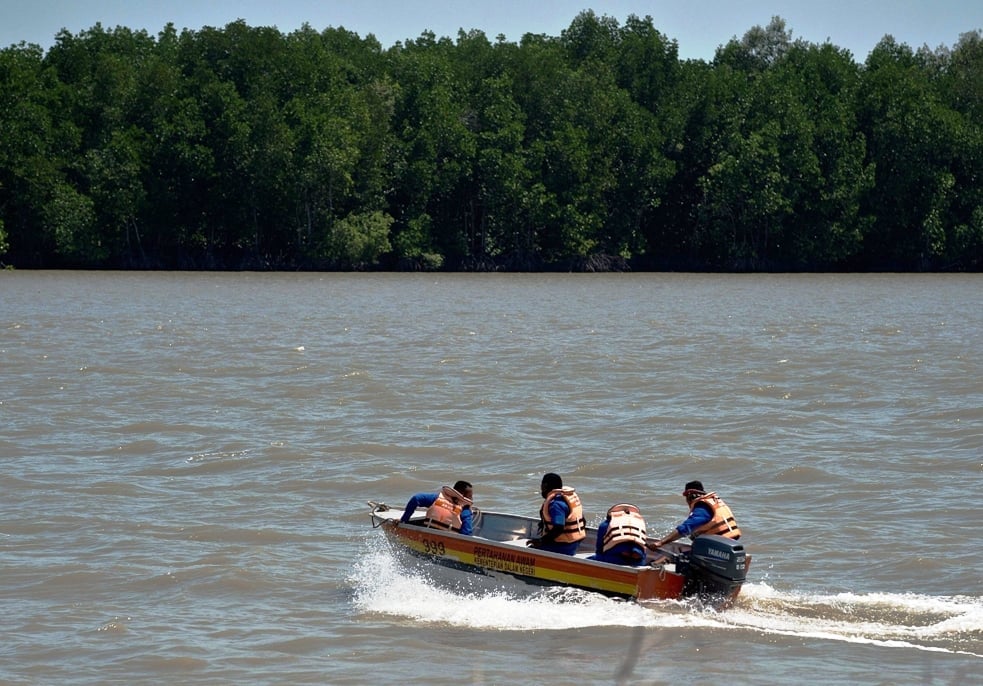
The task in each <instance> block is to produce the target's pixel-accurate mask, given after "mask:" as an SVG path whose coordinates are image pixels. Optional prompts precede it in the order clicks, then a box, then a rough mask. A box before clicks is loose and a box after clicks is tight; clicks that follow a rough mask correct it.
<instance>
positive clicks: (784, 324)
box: [0, 271, 983, 685]
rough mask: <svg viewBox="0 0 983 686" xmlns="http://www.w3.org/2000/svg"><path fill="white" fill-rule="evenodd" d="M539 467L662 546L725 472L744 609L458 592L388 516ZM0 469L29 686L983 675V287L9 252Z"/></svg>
mask: <svg viewBox="0 0 983 686" xmlns="http://www.w3.org/2000/svg"><path fill="white" fill-rule="evenodd" d="M546 471H555V472H558V473H559V474H561V475H562V476H563V478H564V481H565V483H566V484H568V485H572V486H574V487H576V488H577V490H578V492H579V493H580V495H581V498H582V499H583V501H584V507H585V514H586V516H587V519H588V521H589V523H591V524H596V523H597V522H598V521H599V520H600V518H601V517H602V515H603V513H604V512H605V510H606V509H607V508H608V507H609V506H610V505H612V504H614V503H617V502H623V501H629V502H632V503H635V504H636V505H638V506H639V507H640V508H641V510H642V512H643V514H644V515H645V517H646V519H647V521H648V528H649V531H650V533H651V534H653V535H661V534H662V533H665V532H666V531H668V530H669V529H670V528H671V527H672V526H673V525H674V524H676V523H677V522H678V521H679V520H681V519H682V518H683V516H684V515H685V503H684V501H683V498H682V497H681V495H680V492H681V491H682V487H683V484H684V483H685V482H686V481H688V480H690V479H702V481H703V483H704V484H705V485H706V486H707V488H708V489H712V490H715V491H717V492H718V493H720V494H721V495H722V496H723V497H724V498H725V499H726V500H727V502H728V503H729V504H730V505H731V507H732V508H733V509H734V512H735V514H736V516H737V518H738V521H739V522H740V525H741V528H742V529H743V531H744V534H745V536H744V539H743V541H744V542H745V545H746V547H747V549H748V551H749V553H750V554H752V556H753V560H754V561H753V563H752V566H751V569H750V573H749V583H748V584H747V585H746V586H745V587H744V591H743V593H742V595H741V597H740V599H739V601H738V603H737V604H736V606H735V607H733V608H731V609H730V610H727V611H725V612H720V613H714V612H712V611H709V610H704V609H700V608H698V607H691V606H688V605H686V604H681V603H673V602H662V603H651V604H644V605H640V604H636V603H630V602H623V601H616V600H611V599H607V598H603V597H600V596H595V595H592V594H588V593H570V592H566V593H563V592H543V593H540V594H534V595H533V596H531V597H524V596H518V595H514V594H512V592H511V591H510V590H509V589H508V588H503V589H501V591H496V592H484V593H481V594H467V593H462V592H459V591H454V590H452V589H449V588H446V587H443V586H440V585H437V584H434V583H431V582H430V581H428V580H427V579H426V578H422V577H420V576H417V575H415V574H413V573H410V572H409V571H408V570H406V569H405V568H403V567H402V566H401V565H400V564H399V563H398V561H397V560H395V559H394V558H393V556H392V554H391V553H390V552H389V550H388V548H387V546H386V545H385V543H384V541H383V540H382V536H381V533H380V532H379V531H378V530H373V529H372V528H371V526H370V521H369V516H368V511H369V508H368V506H367V505H366V501H368V500H379V501H384V502H387V503H389V504H391V505H394V506H397V507H401V506H402V505H403V504H405V502H406V500H407V499H408V498H409V497H410V496H411V495H412V494H413V493H416V492H420V491H434V490H436V489H437V487H439V486H440V485H442V484H445V483H452V482H453V481H455V480H457V479H462V478H463V479H467V480H469V481H471V482H473V483H474V486H475V499H476V504H477V505H478V506H479V507H481V508H482V509H486V510H497V511H506V512H515V513H523V514H533V513H535V512H536V511H537V510H538V508H539V506H540V503H541V498H540V496H539V494H538V486H539V480H540V477H541V476H542V474H543V473H544V472H546ZM0 474H2V483H3V489H2V493H0V599H2V605H0V607H2V608H3V612H4V614H5V615H6V616H5V619H4V628H3V634H2V635H3V639H2V641H0V683H3V684H59V685H73V684H105V683H116V684H160V683H191V684H371V683H410V682H414V683H442V684H450V683H468V684H510V685H511V684H556V683H576V684H679V683H687V682H689V683H721V684H723V683H727V684H776V683H801V682H805V681H819V682H822V683H826V684H857V683H863V684H909V683H925V684H954V683H969V682H971V681H972V680H973V679H977V678H979V674H981V673H983V573H981V569H983V537H981V534H980V529H981V522H983V519H981V515H980V501H981V499H983V277H981V276H980V275H889V274H883V275H768V276H728V275H724V276H721V275H693V274H645V275H642V274H605V275H555V274H554V275H444V274H252V273H237V274H229V273H224V274H214V273H83V272H29V271H23V272H0ZM972 674H977V677H972V676H971V675H972ZM977 683H978V682H977Z"/></svg>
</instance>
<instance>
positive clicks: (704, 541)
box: [369, 501, 751, 608]
mask: <svg viewBox="0 0 983 686" xmlns="http://www.w3.org/2000/svg"><path fill="white" fill-rule="evenodd" d="M369 506H370V508H371V512H370V517H371V520H372V526H373V528H379V529H382V531H383V532H384V533H385V535H386V538H387V539H388V540H389V542H390V543H391V544H392V545H393V547H394V548H395V549H396V550H397V551H398V552H401V553H407V554H408V555H409V557H410V558H411V559H413V560H416V561H422V562H423V563H424V567H425V568H426V567H431V568H433V569H445V570H447V569H449V570H453V571H454V572H466V573H469V576H471V577H472V578H474V577H481V578H483V579H484V580H485V581H490V582H492V585H494V586H501V585H502V584H503V583H508V584H510V585H511V584H514V583H515V582H519V583H520V584H522V585H527V586H537V587H542V586H560V587H569V588H579V589H584V590H587V591H594V592H597V593H602V594H604V595H607V596H612V597H617V598H624V599H631V600H637V601H649V600H679V599H686V598H697V599H699V600H700V601H702V602H703V603H705V604H707V605H710V606H712V607H715V608H724V607H726V606H728V605H730V604H731V603H732V602H733V601H734V599H735V598H736V597H737V595H738V593H740V590H741V586H742V585H743V584H744V581H745V579H746V578H747V570H748V566H749V565H750V562H751V557H750V555H747V554H746V552H745V550H744V545H743V543H741V542H740V541H735V540H732V539H729V538H725V537H723V536H712V535H704V536H698V537H697V538H695V539H694V540H693V541H691V542H689V543H686V542H684V541H673V542H672V543H669V544H667V545H666V546H664V547H663V548H660V549H659V550H658V551H657V552H655V553H649V554H648V558H647V559H646V560H645V561H644V563H643V564H641V565H639V566H635V567H630V566H626V565H616V564H611V563H608V562H599V561H596V560H590V559H588V558H589V557H590V556H591V555H592V554H593V553H594V545H595V541H596V540H597V529H596V528H591V527H588V529H587V537H586V538H585V539H584V540H583V541H581V542H580V546H579V548H578V552H577V553H576V554H575V555H561V554H559V553H553V552H549V551H545V550H540V549H538V548H529V547H527V543H528V541H529V539H531V538H536V537H538V536H539V527H540V522H539V519H538V518H534V517H524V516H521V515H514V514H504V513H500V512H484V511H481V510H478V509H477V508H472V511H473V527H474V533H473V535H471V536H464V535H462V534H458V533H454V532H452V531H448V530H445V529H437V528H430V527H427V526H426V525H425V521H426V516H425V510H423V509H420V510H417V511H416V512H415V513H414V514H413V516H412V517H411V518H410V520H409V521H407V522H401V521H400V518H401V517H402V514H403V510H402V508H399V509H394V508H390V507H389V506H388V505H386V504H385V503H379V502H375V501H369Z"/></svg>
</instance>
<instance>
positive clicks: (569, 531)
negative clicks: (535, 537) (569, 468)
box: [539, 486, 587, 543]
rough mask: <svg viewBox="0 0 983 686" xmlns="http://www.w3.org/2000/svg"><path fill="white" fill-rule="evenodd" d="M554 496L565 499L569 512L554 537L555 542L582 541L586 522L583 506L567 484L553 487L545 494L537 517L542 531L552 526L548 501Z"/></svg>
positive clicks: (584, 535) (584, 536) (585, 532)
mask: <svg viewBox="0 0 983 686" xmlns="http://www.w3.org/2000/svg"><path fill="white" fill-rule="evenodd" d="M554 498H563V500H565V501H566V503H567V507H568V508H569V509H570V513H569V514H568V515H567V521H566V522H564V524H563V533H561V534H560V535H559V536H557V537H556V538H554V539H553V540H554V541H555V542H557V543H574V542H576V541H582V540H584V539H585V538H586V537H587V522H586V521H585V520H584V508H583V507H582V506H581V505H580V496H578V495H577V492H576V491H575V490H573V489H572V488H570V487H569V486H564V487H563V488H555V489H553V490H552V491H550V492H549V493H547V494H546V500H544V501H543V507H542V509H541V510H540V511H539V518H540V520H541V521H542V523H543V533H546V532H547V531H549V530H551V529H552V528H553V523H552V522H551V521H550V503H551V502H553V499H554Z"/></svg>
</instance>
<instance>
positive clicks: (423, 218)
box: [0, 11, 983, 272]
mask: <svg viewBox="0 0 983 686" xmlns="http://www.w3.org/2000/svg"><path fill="white" fill-rule="evenodd" d="M0 266H3V267H7V268H21V269H41V268H43V269H59V268H73V269H141V270H146V269H196V270H319V271H332V270H390V271H395V270H402V271H417V270H433V271H584V272H589V271H721V272H769V271H783V272H788V271H803V272H808V271H833V272H836V271H851V272H865V271H901V272H912V271H939V272H945V271H969V272H978V271H980V269H981V266H983V36H981V33H980V30H979V29H978V28H973V27H967V33H964V34H962V35H961V36H960V38H959V40H958V42H957V43H956V44H955V45H954V46H952V47H946V46H940V47H938V48H935V49H929V48H928V47H922V48H919V49H917V50H915V49H912V48H911V47H909V46H907V45H904V44H898V43H897V42H895V41H894V39H893V38H891V37H890V36H885V37H884V38H883V39H882V40H881V41H880V42H879V43H878V44H877V45H876V46H874V47H873V48H872V50H871V52H870V54H869V55H868V56H867V58H866V60H865V61H864V62H862V63H860V62H857V61H856V60H855V58H854V56H853V55H852V54H851V53H850V52H849V51H847V50H844V49H842V48H838V47H837V46H835V45H833V44H831V43H829V42H827V43H823V44H814V43H808V42H805V41H803V40H801V39H795V38H793V36H792V34H791V32H790V31H788V30H787V29H786V27H785V22H784V20H782V19H781V18H780V17H775V18H773V19H772V21H771V22H770V23H769V24H768V25H767V26H765V27H761V26H755V27H752V28H751V29H750V30H748V32H747V33H746V34H745V35H744V36H743V37H742V38H740V39H737V38H735V39H733V40H731V41H730V42H728V43H727V44H726V45H722V46H720V47H719V48H718V49H717V51H716V54H715V56H714V58H713V59H712V60H710V61H705V60H680V59H679V57H678V49H677V43H676V41H675V40H674V39H671V38H669V37H667V36H665V35H663V34H662V33H661V32H660V31H659V30H658V29H657V27H656V26H655V25H654V24H653V20H652V18H651V17H644V18H640V17H637V16H635V15H630V16H629V17H628V18H627V19H626V20H625V21H624V23H623V24H622V23H621V22H619V21H618V20H617V19H615V18H612V17H609V16H607V15H604V16H600V15H597V14H595V13H594V12H593V11H585V12H581V13H580V14H578V15H577V16H576V17H575V18H574V19H573V20H572V22H571V24H570V26H569V27H568V28H567V29H565V30H563V31H562V32H561V33H560V35H559V36H547V35H542V34H526V35H525V36H523V37H522V38H521V39H520V40H519V41H518V42H509V41H506V40H505V38H504V37H503V36H499V37H497V38H495V39H489V38H488V37H487V36H486V35H485V34H484V33H483V32H481V31H478V30H472V31H469V32H465V31H461V32H459V34H458V36H457V37H456V39H451V38H447V37H437V36H436V35H434V34H433V33H430V32H426V33H424V34H422V35H421V36H420V37H419V38H417V39H415V40H411V41H407V42H405V43H403V42H399V43H396V44H395V45H393V46H390V47H388V48H384V47H383V46H382V45H380V44H379V42H378V41H377V40H376V39H375V37H374V36H373V35H371V34H369V35H367V36H366V37H364V38H363V37H360V36H358V35H357V34H355V33H352V32H350V31H346V30H345V29H343V28H330V27H329V28H327V29H324V30H323V31H317V30H315V29H313V28H311V27H310V26H308V25H305V26H303V27H302V28H300V29H299V30H297V31H294V32H291V33H286V34H285V33H281V32H280V31H279V30H277V29H275V28H269V27H250V26H248V25H246V24H245V23H244V22H242V21H237V22H233V23H230V24H228V25H226V26H225V27H222V28H213V27H203V28H201V29H200V30H190V29H184V30H182V31H181V32H180V33H179V32H178V31H177V30H176V29H175V28H174V26H173V25H172V24H169V25H167V26H166V27H165V28H164V29H163V30H162V31H161V32H160V33H159V34H158V35H156V36H152V35H150V34H148V33H147V32H146V31H133V30H130V29H127V28H125V27H116V28H113V29H110V30H107V29H105V28H103V27H102V26H101V25H99V24H96V25H95V26H94V27H92V28H91V29H89V30H87V31H83V32H81V33H79V34H74V35H73V34H71V33H69V32H67V31H62V32H60V33H59V34H58V35H57V36H56V38H55V42H54V44H53V46H52V47H51V48H50V49H48V50H46V51H45V50H43V49H42V48H41V47H40V46H37V45H32V44H26V43H23V42H22V43H20V44H18V45H12V46H9V47H7V48H4V49H2V50H0Z"/></svg>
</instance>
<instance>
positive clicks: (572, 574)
mask: <svg viewBox="0 0 983 686" xmlns="http://www.w3.org/2000/svg"><path fill="white" fill-rule="evenodd" d="M387 533H389V534H390V535H391V536H394V537H396V538H398V539H400V542H401V543H402V544H403V545H405V546H406V547H407V548H409V549H410V550H413V551H414V552H417V553H421V554H423V555H430V556H433V557H435V558H443V559H446V560H453V561H454V562H457V563H460V564H464V565H471V566H474V567H478V568H480V569H487V570H494V571H497V572H503V573H506V574H513V575H516V576H522V577H529V578H533V579H536V580H541V581H546V582H552V583H556V584H558V585H565V586H575V587H579V588H586V589H590V590H595V591H599V592H602V593H607V594H611V595H617V596H622V597H626V598H636V599H638V600H655V599H671V598H678V597H679V596H680V595H681V593H682V590H683V583H684V579H683V577H682V576H681V575H679V574H675V573H673V572H666V571H664V570H661V569H656V568H653V567H620V566H616V565H609V564H606V563H601V562H592V561H587V560H583V559H581V558H575V557H570V556H566V555H562V556H561V555H554V554H550V553H546V552H542V551H532V550H530V549H527V548H522V547H519V546H516V545H509V544H505V543H497V542H494V541H488V540H486V539H481V538H470V537H465V536H457V535H446V534H443V533H440V532H435V531H433V530H428V529H418V528H416V527H390V528H388V530H387Z"/></svg>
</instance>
